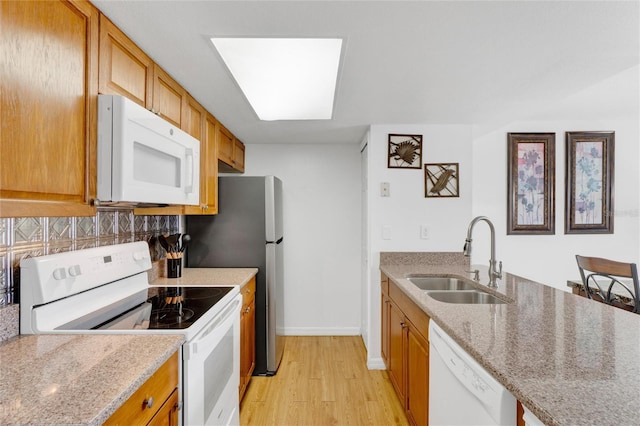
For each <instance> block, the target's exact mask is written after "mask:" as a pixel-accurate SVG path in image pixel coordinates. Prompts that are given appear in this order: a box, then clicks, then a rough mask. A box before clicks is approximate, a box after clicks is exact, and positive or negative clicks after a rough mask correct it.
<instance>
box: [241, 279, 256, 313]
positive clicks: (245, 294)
mask: <svg viewBox="0 0 640 426" xmlns="http://www.w3.org/2000/svg"><path fill="white" fill-rule="evenodd" d="M240 293H242V306H247V305H249V304H250V303H251V302H252V301H253V299H254V298H255V295H256V277H253V278H251V280H249V282H247V283H246V284H245V285H243V286H242V288H241V289H240Z"/></svg>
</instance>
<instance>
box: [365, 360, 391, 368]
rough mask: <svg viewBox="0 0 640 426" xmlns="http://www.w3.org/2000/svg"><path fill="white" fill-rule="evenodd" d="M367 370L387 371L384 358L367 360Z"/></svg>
mask: <svg viewBox="0 0 640 426" xmlns="http://www.w3.org/2000/svg"><path fill="white" fill-rule="evenodd" d="M367 368H368V369H369V370H386V369H387V366H386V365H384V360H383V359H382V358H370V359H367Z"/></svg>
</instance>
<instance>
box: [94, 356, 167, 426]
mask: <svg viewBox="0 0 640 426" xmlns="http://www.w3.org/2000/svg"><path fill="white" fill-rule="evenodd" d="M179 366H180V364H179V360H178V352H176V353H175V354H173V355H172V356H171V358H169V359H168V360H167V361H166V362H165V363H164V364H162V366H161V367H160V368H158V370H157V371H156V372H155V373H154V374H153V375H152V376H151V377H149V379H148V380H147V381H146V382H144V383H143V384H142V386H140V387H139V388H138V390H137V391H135V392H134V394H133V395H131V397H130V398H129V399H128V400H127V401H126V402H125V403H124V404H123V405H122V406H121V407H120V408H118V410H117V411H116V412H115V413H113V414H112V415H111V417H109V418H108V419H107V421H106V422H105V423H104V424H105V425H122V426H129V425H147V424H151V425H177V424H178V414H179V404H178V368H179Z"/></svg>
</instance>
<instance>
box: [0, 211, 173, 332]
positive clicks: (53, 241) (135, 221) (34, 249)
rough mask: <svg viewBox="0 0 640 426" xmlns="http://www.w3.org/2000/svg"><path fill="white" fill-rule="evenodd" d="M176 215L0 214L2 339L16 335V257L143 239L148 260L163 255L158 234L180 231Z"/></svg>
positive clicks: (108, 212)
mask: <svg viewBox="0 0 640 426" xmlns="http://www.w3.org/2000/svg"><path fill="white" fill-rule="evenodd" d="M179 223H180V216H134V214H133V210H130V209H128V210H126V209H125V210H115V209H100V210H98V213H97V214H96V215H95V216H92V217H20V218H0V341H3V340H6V339H8V338H10V337H12V336H15V335H17V334H18V326H19V307H18V303H19V296H20V260H21V259H23V258H25V257H33V256H43V255H47V254H53V253H60V252H65V251H72V250H81V249H85V248H91V247H98V246H105V245H112V244H121V243H128V242H132V241H147V242H149V243H150V249H151V260H152V261H155V260H158V259H160V258H161V257H162V256H164V252H163V250H162V248H161V247H160V245H159V243H158V239H157V237H158V235H160V234H173V233H176V232H179Z"/></svg>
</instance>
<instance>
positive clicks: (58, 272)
mask: <svg viewBox="0 0 640 426" xmlns="http://www.w3.org/2000/svg"><path fill="white" fill-rule="evenodd" d="M53 278H55V279H56V280H64V279H65V278H67V271H66V270H65V269H64V268H56V269H54V270H53Z"/></svg>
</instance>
